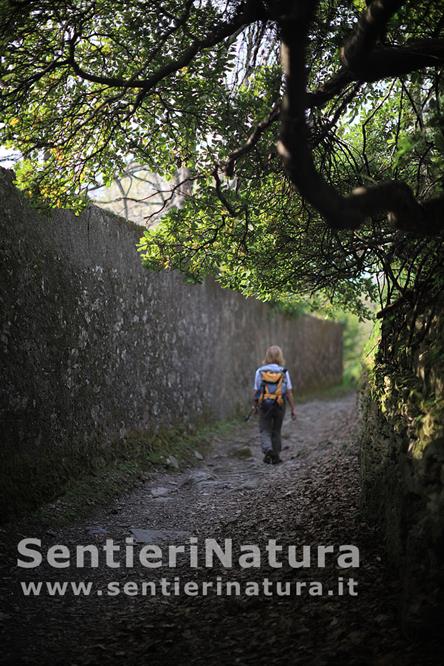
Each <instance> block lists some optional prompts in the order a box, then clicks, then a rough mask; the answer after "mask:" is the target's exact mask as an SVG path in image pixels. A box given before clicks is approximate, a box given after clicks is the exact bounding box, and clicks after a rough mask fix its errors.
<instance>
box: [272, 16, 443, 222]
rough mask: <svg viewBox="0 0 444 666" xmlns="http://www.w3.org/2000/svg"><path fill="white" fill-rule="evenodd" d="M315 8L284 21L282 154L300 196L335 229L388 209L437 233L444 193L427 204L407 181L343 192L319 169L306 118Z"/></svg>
mask: <svg viewBox="0 0 444 666" xmlns="http://www.w3.org/2000/svg"><path fill="white" fill-rule="evenodd" d="M312 15H313V9H311V11H307V13H306V16H305V17H304V19H303V20H301V17H300V16H298V17H297V18H293V17H292V16H291V15H290V16H288V15H287V16H285V17H284V18H283V19H282V21H281V33H282V66H283V69H284V73H285V76H286V83H287V90H286V95H285V97H284V102H283V106H282V114H281V119H282V128H281V136H280V140H279V142H278V152H279V153H280V155H281V156H282V159H283V161H284V164H285V166H286V168H287V172H288V175H289V177H290V179H291V181H292V182H293V184H294V185H295V186H296V188H297V189H298V190H299V192H300V193H301V195H302V196H303V197H304V199H306V201H307V202H308V203H310V204H311V205H312V206H313V207H314V208H316V209H317V210H318V211H319V212H320V213H321V215H322V216H323V217H324V218H325V219H326V221H327V224H328V225H329V226H331V227H332V228H335V229H341V228H342V229H356V228H358V227H360V226H361V225H362V224H363V223H364V222H365V220H366V219H368V218H369V217H371V216H373V215H380V214H381V213H382V212H386V213H388V218H389V220H390V221H391V222H393V223H394V224H395V225H396V227H397V228H399V229H402V230H404V231H409V232H414V233H420V234H436V233H438V231H440V230H441V229H442V228H443V223H442V212H443V210H444V197H439V198H437V199H433V200H430V201H428V202H426V203H424V204H423V205H421V204H420V203H418V201H416V199H415V197H414V195H413V192H412V190H411V189H410V187H408V185H406V184H405V183H402V182H399V181H392V182H388V183H380V184H379V185H375V186H372V187H359V188H356V189H355V190H353V192H352V193H351V194H350V195H349V196H347V197H344V196H342V195H341V194H340V193H339V192H337V191H336V190H335V189H334V188H333V187H332V186H331V185H330V184H329V183H327V182H326V181H325V180H324V179H323V178H322V176H321V175H320V174H319V173H318V172H317V170H316V167H315V164H314V161H313V156H312V153H311V149H310V146H309V140H308V130H307V126H306V118H305V102H306V62H305V49H306V43H307V39H308V30H309V24H310V21H311V18H312Z"/></svg>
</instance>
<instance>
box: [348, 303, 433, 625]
mask: <svg viewBox="0 0 444 666" xmlns="http://www.w3.org/2000/svg"><path fill="white" fill-rule="evenodd" d="M443 378H444V302H441V303H438V302H436V301H435V302H433V303H432V304H428V305H425V307H424V308H422V309H421V308H416V309H415V310H414V311H413V317H412V307H411V306H410V305H409V304H408V303H405V302H404V303H401V302H400V305H399V306H398V307H397V308H396V309H395V310H394V311H393V312H392V313H391V314H390V315H388V316H386V318H385V320H384V322H383V325H382V333H381V343H380V349H379V353H378V355H377V358H376V365H375V368H374V369H373V370H372V371H371V373H370V377H369V381H368V383H367V386H366V388H365V390H364V392H363V396H362V401H361V406H362V415H363V426H362V434H361V474H362V487H363V499H364V508H365V511H366V513H367V516H368V518H369V519H370V520H374V521H377V522H378V523H379V524H380V525H381V527H382V530H383V533H384V535H385V545H386V551H387V554H388V558H389V561H390V563H391V565H392V567H393V568H394V573H395V576H396V577H398V576H399V578H400V580H401V583H402V590H403V599H402V604H401V607H402V617H403V621H404V624H405V627H406V630H408V631H412V630H415V629H418V630H419V631H421V632H422V633H423V632H424V631H425V630H426V629H429V630H431V631H435V630H438V631H442V622H441V620H440V618H441V617H442V614H441V615H440V612H439V611H438V610H437V609H438V608H440V609H441V612H444V380H443Z"/></svg>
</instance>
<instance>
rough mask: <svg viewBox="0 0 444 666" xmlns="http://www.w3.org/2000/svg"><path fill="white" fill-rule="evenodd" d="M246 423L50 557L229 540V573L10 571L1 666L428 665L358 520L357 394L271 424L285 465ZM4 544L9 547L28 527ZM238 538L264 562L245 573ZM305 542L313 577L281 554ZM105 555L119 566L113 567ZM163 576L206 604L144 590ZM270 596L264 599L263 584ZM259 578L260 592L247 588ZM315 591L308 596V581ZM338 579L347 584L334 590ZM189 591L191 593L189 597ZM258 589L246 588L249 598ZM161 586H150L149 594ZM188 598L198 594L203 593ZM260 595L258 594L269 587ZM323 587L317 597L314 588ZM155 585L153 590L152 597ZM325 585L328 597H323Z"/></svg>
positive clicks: (376, 547)
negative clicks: (81, 550)
mask: <svg viewBox="0 0 444 666" xmlns="http://www.w3.org/2000/svg"><path fill="white" fill-rule="evenodd" d="M256 429H257V424H256V423H255V422H252V423H249V424H247V425H245V426H240V427H239V429H238V430H237V431H236V432H235V433H230V435H229V436H224V437H221V438H216V439H215V440H214V441H213V446H212V449H211V452H210V453H209V454H208V456H207V458H206V459H205V460H204V461H202V465H201V466H200V467H199V468H197V469H192V470H185V471H183V472H182V471H180V472H178V473H176V474H158V475H156V476H155V477H153V478H152V479H151V480H150V481H149V482H147V483H145V484H144V485H143V486H142V487H140V488H138V489H137V490H135V491H134V492H132V493H131V494H129V495H128V496H127V497H122V498H120V499H119V500H117V501H116V502H115V503H113V504H112V505H111V506H108V507H106V508H104V509H101V510H99V511H97V512H96V513H95V514H94V515H93V517H91V518H90V519H89V520H88V521H87V522H82V523H81V524H76V525H72V526H70V527H68V528H63V529H57V530H54V531H51V530H49V531H48V532H46V534H44V535H43V536H42V537H41V538H42V542H43V544H44V548H42V551H43V550H44V551H46V548H47V547H49V546H50V545H53V544H66V545H67V546H68V547H69V549H70V551H71V553H72V554H73V557H74V553H75V546H76V545H77V544H95V545H97V546H98V547H99V548H101V547H102V546H103V544H104V543H105V541H106V539H112V540H113V542H114V544H115V545H117V546H120V547H121V548H122V552H123V551H124V547H125V545H126V543H127V542H126V541H125V540H126V539H128V538H130V537H133V538H134V539H135V540H136V541H137V542H138V546H137V548H136V549H135V552H136V553H138V550H139V548H141V547H143V545H144V544H146V543H150V544H157V545H158V546H159V547H160V548H162V553H163V554H164V555H165V559H167V558H166V555H167V551H168V544H186V545H187V544H189V543H190V537H195V538H196V539H197V545H198V546H199V548H201V547H202V544H203V543H204V540H205V539H208V538H214V539H217V541H218V543H219V544H221V545H222V546H223V545H224V540H225V539H232V540H233V554H234V558H233V560H234V562H233V568H232V569H225V568H224V567H223V566H222V565H221V564H220V563H219V562H218V561H217V559H216V560H215V563H214V566H213V567H212V568H207V567H205V566H202V564H203V562H202V560H199V563H200V566H199V567H198V568H195V567H190V558H189V556H187V557H185V556H181V555H180V554H179V555H178V557H177V567H176V568H174V569H171V568H168V567H166V566H162V567H161V568H156V569H149V568H146V567H143V566H141V564H140V563H139V562H138V558H137V556H136V558H135V564H134V566H133V567H130V568H127V567H125V566H123V564H124V562H123V561H122V560H121V564H122V566H120V567H119V568H110V567H107V566H105V563H104V557H102V554H101V557H100V561H99V564H100V566H99V567H97V568H90V567H86V568H83V569H76V568H75V567H74V566H73V563H72V566H70V567H69V568H61V569H54V568H52V567H50V566H48V565H47V564H43V565H42V566H40V567H38V568H37V569H28V570H26V569H19V568H17V567H15V566H12V567H9V568H7V570H6V571H5V576H4V581H3V582H6V584H7V585H8V586H9V593H8V594H7V596H6V597H4V599H6V610H5V612H3V613H2V614H0V621H1V622H2V624H3V629H4V639H3V654H2V658H1V661H2V663H10V664H20V663H23V664H25V663H29V664H31V663H32V664H59V663H64V664H72V665H74V664H79V665H80V664H98V663H100V664H133V663H134V664H136V663H137V664H152V665H157V664H162V665H163V664H168V665H169V664H171V665H172V664H176V663H177V664H191V665H194V664H196V665H201V664H202V665H203V664H301V665H304V664H307V665H308V664H310V665H311V664H316V665H319V666H322V665H323V664H342V665H346V664H356V665H363V664H372V665H373V664H375V665H381V666H388V665H392V664H393V665H394V664H403V665H405V664H418V663H421V664H422V665H425V664H434V663H436V664H437V663H441V662H440V661H438V657H437V658H436V659H437V661H434V657H433V656H431V655H432V652H430V653H429V654H426V653H425V652H424V651H423V646H422V647H421V646H419V645H417V644H409V643H408V641H407V639H406V638H403V637H402V634H401V632H400V629H399V624H398V618H397V599H398V589H397V583H396V581H395V580H391V579H390V576H389V575H388V574H387V571H386V568H385V566H384V562H383V553H382V548H381V546H380V543H379V538H378V535H377V534H376V533H375V532H374V530H373V528H371V527H370V526H369V525H367V524H366V522H365V521H364V520H363V519H362V518H361V516H360V511H359V474H358V461H357V445H356V434H355V430H356V408H355V396H353V395H349V396H346V397H343V398H341V399H337V400H329V401H317V400H314V401H311V402H308V403H306V404H303V405H301V406H300V407H299V416H298V420H297V422H296V423H292V422H291V421H290V420H289V419H288V417H287V420H286V421H285V423H284V427H283V445H284V451H283V454H282V458H283V463H282V464H281V465H276V466H270V465H264V464H263V463H262V455H261V453H260V450H259V445H258V437H257V432H256ZM29 529H30V528H29V526H28V527H27V530H28V531H27V533H26V534H23V533H22V532H20V531H19V532H18V533H17V534H14V535H11V534H9V535H7V537H8V541H9V542H10V543H12V542H14V544H16V543H17V541H18V540H19V539H20V538H23V537H25V536H27V537H30V536H33V537H40V536H41V533H39V531H38V528H36V530H35V532H34V533H30V532H29ZM270 539H275V540H276V541H277V543H278V544H280V545H282V546H283V551H282V554H279V555H278V560H281V561H282V567H278V568H276V567H273V566H270V564H269V562H268V557H267V552H266V550H265V546H266V544H267V543H268V541H269V540H270ZM239 544H259V545H260V547H261V551H260V552H261V556H262V557H261V566H260V568H247V569H242V568H241V567H239V565H238V562H237V559H238V555H239V549H238V546H239ZM292 544H293V545H296V546H297V553H298V556H300V555H301V553H302V550H301V548H302V546H303V545H307V546H311V551H310V553H311V556H312V559H311V563H310V564H311V566H310V568H294V567H292V566H290V563H289V562H288V558H287V557H286V552H287V548H288V545H292ZM320 544H321V545H333V546H334V553H333V554H327V556H326V566H325V567H321V568H318V562H317V558H316V552H317V551H316V548H317V546H318V545H320ZM341 544H354V545H356V546H358V547H359V549H360V567H359V568H358V569H356V568H354V569H353V568H349V569H344V568H341V567H338V563H337V554H338V547H339V546H340V545H341ZM115 559H119V558H118V557H116V558H115ZM162 577H163V578H166V579H168V580H169V581H170V582H172V583H173V584H174V582H176V583H177V581H179V582H180V586H181V589H182V590H183V586H184V585H185V583H186V582H190V581H194V582H195V583H196V584H197V586H200V585H201V584H202V582H203V581H206V582H212V584H213V589H209V590H208V591H207V595H206V596H204V595H202V594H199V595H198V596H188V595H186V594H184V593H183V592H182V593H181V594H180V595H179V596H176V595H175V594H174V593H171V591H172V589H173V588H170V595H169V596H168V595H162V594H160V593H158V594H157V595H156V596H151V595H150V593H146V594H145V595H142V594H140V593H139V594H136V595H134V596H133V595H132V594H124V593H123V592H122V590H123V587H124V585H125V584H128V583H130V585H129V586H127V588H126V589H129V590H131V589H132V590H133V592H134V590H135V589H137V590H138V591H140V590H141V589H142V585H143V583H144V582H145V583H146V582H147V581H151V582H152V583H153V584H154V583H157V585H160V583H159V581H160V579H161V578H162ZM350 577H351V578H353V579H354V580H355V581H357V592H358V595H357V596H351V595H350V594H348V593H347V591H346V590H345V593H344V594H343V595H341V596H340V595H338V594H337V590H338V579H339V578H341V579H342V580H343V581H345V582H346V581H347V580H348V578H350ZM264 578H267V579H268V580H269V581H270V587H271V589H273V590H274V591H275V592H274V594H272V595H270V596H268V595H267V594H265V593H264V591H263V587H262V585H263V580H264ZM17 581H62V582H63V581H91V582H92V591H91V594H90V595H89V596H82V595H80V596H75V595H74V594H73V593H72V591H70V590H68V591H67V592H66V594H65V595H64V596H60V595H55V596H50V595H48V593H46V592H45V593H42V594H41V595H40V596H38V597H24V596H23V594H22V592H21V589H20V587H19V583H18V582H17ZM218 581H219V583H221V584H224V583H226V581H232V582H234V583H237V584H238V585H239V586H240V589H241V590H242V591H243V593H242V594H241V595H240V596H235V595H232V596H228V595H227V594H226V593H225V594H223V595H221V596H218V595H216V594H215V591H214V588H215V587H216V584H217V582H218ZM248 581H250V582H255V583H256V584H257V586H258V589H260V590H261V592H260V594H258V595H251V596H249V595H247V594H246V593H245V591H246V588H247V582H248ZM278 581H279V582H280V584H281V591H282V590H285V589H286V587H285V585H284V583H290V584H291V586H292V587H291V589H295V583H296V581H299V582H300V583H302V585H300V588H299V590H300V594H299V595H297V594H295V593H294V592H293V593H291V595H290V596H278V594H277V593H276V589H277V586H276V583H277V582H278ZM312 581H317V582H318V583H319V584H320V585H322V590H323V593H322V594H321V595H318V593H317V594H316V595H312V594H310V593H309V589H311V590H312V591H313V587H311V588H310V583H312ZM110 582H114V583H115V585H114V591H115V589H116V588H117V585H116V584H118V585H119V589H120V594H118V595H115V596H109V595H108V594H107V585H108V584H109V583H110ZM345 584H346V583H344V585H345ZM192 588H193V586H191V587H190V588H189V589H192ZM253 588H254V586H253V585H252V584H251V583H250V588H249V589H250V590H251V589H253ZM156 589H158V588H156ZM199 589H200V588H199ZM269 589H270V588H269ZM316 589H317V590H319V587H317V588H316ZM150 590H151V588H150ZM328 590H333V592H330V594H329V593H328Z"/></svg>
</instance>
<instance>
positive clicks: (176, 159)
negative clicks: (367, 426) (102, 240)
mask: <svg viewBox="0 0 444 666" xmlns="http://www.w3.org/2000/svg"><path fill="white" fill-rule="evenodd" d="M442 26H443V16H442V7H441V5H440V3H436V2H431V1H430V0H420V1H419V2H416V3H412V2H410V3H409V2H400V1H399V0H398V1H394V0H382V1H381V0H380V1H379V2H367V3H365V2H364V1H361V0H359V1H358V0H355V1H354V2H351V1H349V0H321V1H320V2H311V1H309V0H305V1H304V0H299V1H298V2H296V1H294V2H290V1H289V0H274V1H272V0H271V1H265V0H264V1H263V2H253V1H251V0H226V1H225V2H223V3H222V2H219V1H218V0H187V1H186V2H183V1H181V2H179V1H178V0H166V1H164V0H162V1H160V0H134V1H133V2H129V3H128V2H126V1H123V0H113V2H110V0H95V1H92V0H91V1H90V0H62V1H55V2H54V1H50V0H15V1H13V0H10V1H7V0H2V1H1V3H0V56H1V60H0V63H1V69H0V80H1V98H0V105H1V109H2V123H1V125H0V143H1V144H3V145H5V146H6V147H9V148H11V149H16V150H18V151H20V153H21V155H22V158H23V159H22V160H21V161H20V162H19V163H18V165H17V168H16V174H17V181H18V183H19V185H20V186H21V187H22V188H23V189H25V190H26V191H28V192H29V193H30V194H31V195H37V196H39V197H42V198H43V199H45V200H46V201H48V202H50V203H51V205H57V206H60V205H65V206H70V207H73V208H75V209H79V208H80V207H81V206H82V205H83V204H84V202H85V201H86V195H87V193H88V191H89V190H90V189H91V188H93V187H97V186H98V185H100V184H106V183H109V182H110V181H111V180H112V178H113V177H114V176H115V175H118V174H119V173H121V172H122V170H123V169H124V167H125V165H126V164H127V161H128V159H132V160H135V161H137V162H138V163H140V164H144V165H146V166H147V168H148V169H150V170H152V171H153V172H156V173H158V174H160V175H161V176H162V177H163V178H165V179H166V180H168V179H171V178H172V177H173V175H174V174H176V172H177V170H178V169H181V170H182V171H183V173H184V174H185V175H184V182H183V183H181V187H182V188H184V189H186V196H185V197H184V198H183V201H182V205H181V206H180V207H179V208H173V209H171V210H170V211H169V212H168V214H167V215H166V216H165V218H164V219H163V221H162V223H161V224H159V225H158V226H156V227H155V228H153V229H150V230H148V231H147V232H146V233H145V235H144V237H143V239H142V240H141V243H140V250H141V252H142V255H143V258H144V261H145V263H146V265H147V266H148V267H149V268H155V269H157V268H168V269H170V268H179V269H180V270H182V271H183V272H184V273H185V274H186V275H187V276H188V277H189V278H190V279H197V280H199V279H202V278H203V277H205V276H206V275H207V274H212V275H215V276H216V278H217V279H218V280H219V282H220V283H221V284H223V285H224V286H228V287H231V288H235V289H239V290H241V291H242V292H243V293H245V294H247V295H255V296H258V297H260V298H263V299H273V300H280V299H283V298H285V297H286V296H287V295H288V294H289V293H296V294H312V293H318V292H321V293H323V294H325V295H326V296H328V297H329V298H330V299H332V300H333V301H335V302H337V303H339V304H342V305H346V306H347V307H353V308H354V309H355V310H357V311H359V312H362V309H363V306H362V302H363V297H368V296H370V297H371V298H374V297H375V294H376V292H377V291H379V294H380V298H381V305H382V306H383V307H387V306H389V305H390V304H391V303H392V302H393V301H394V300H396V299H397V298H404V299H408V298H410V294H411V291H412V285H414V284H415V280H417V279H419V278H420V279H421V281H422V283H423V284H424V285H428V286H427V289H428V290H429V291H431V292H432V291H433V290H434V289H435V290H436V289H439V288H440V285H441V283H440V282H439V281H438V282H437V279H436V275H437V271H436V267H437V266H439V265H440V263H442V231H441V229H442V212H443V211H444V206H443V204H442V202H443V198H442V185H443V159H442V151H443V146H444V137H443V127H444V121H443V112H442V104H443V94H442V71H441V70H442V64H443V61H444V40H443V39H442V34H441V33H442ZM356 188H358V189H356ZM425 291H426V289H425Z"/></svg>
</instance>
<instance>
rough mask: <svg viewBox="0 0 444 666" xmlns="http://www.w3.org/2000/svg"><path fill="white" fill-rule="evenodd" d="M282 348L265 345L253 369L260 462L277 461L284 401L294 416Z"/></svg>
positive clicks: (293, 406) (278, 460)
mask: <svg viewBox="0 0 444 666" xmlns="http://www.w3.org/2000/svg"><path fill="white" fill-rule="evenodd" d="M284 364H285V361H284V356H283V354H282V349H281V348H280V347H278V346H277V345H272V346H271V347H268V349H267V351H266V353H265V358H264V361H263V365H261V366H260V367H259V368H258V369H257V370H256V376H255V379H254V408H255V410H257V409H259V431H260V437H261V447H262V451H263V453H264V462H265V463H271V464H273V465H275V464H276V463H279V462H281V461H280V457H279V454H280V452H281V448H282V442H281V428H282V423H283V420H284V416H285V403H286V401H287V400H288V402H289V404H290V407H291V418H292V419H295V418H296V407H295V404H294V399H293V390H292V388H293V387H292V383H291V378H290V373H289V372H288V370H287V369H286V368H285V367H284Z"/></svg>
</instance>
